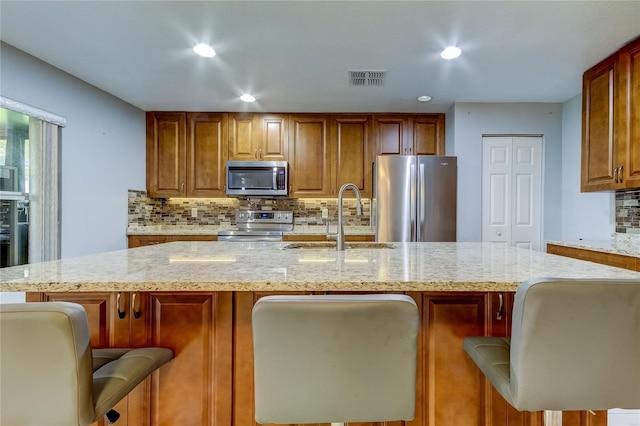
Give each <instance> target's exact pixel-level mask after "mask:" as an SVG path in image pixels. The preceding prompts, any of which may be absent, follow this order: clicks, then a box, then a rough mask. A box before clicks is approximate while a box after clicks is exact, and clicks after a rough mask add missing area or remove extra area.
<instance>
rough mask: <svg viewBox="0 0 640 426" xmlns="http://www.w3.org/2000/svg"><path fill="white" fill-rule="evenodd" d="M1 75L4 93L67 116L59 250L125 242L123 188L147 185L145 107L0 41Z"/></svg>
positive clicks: (79, 251) (71, 252)
mask: <svg viewBox="0 0 640 426" xmlns="http://www.w3.org/2000/svg"><path fill="white" fill-rule="evenodd" d="M88 60H90V59H88ZM0 75H2V81H1V86H0V94H2V95H3V96H6V97H8V98H11V99H14V100H16V101H19V102H22V103H25V104H28V105H32V106H35V107H38V108H41V109H44V110H47V111H50V112H53V113H56V114H59V115H62V116H65V117H66V118H67V123H68V124H67V127H65V128H64V129H63V130H62V257H63V258H68V257H74V256H80V255H85V254H90V253H98V252H104V251H110V250H117V249H124V248H126V247H127V241H126V229H127V189H140V188H145V186H146V183H145V115H144V111H142V110H140V109H138V108H135V107H133V106H132V105H130V104H127V103H125V102H123V101H122V100H120V99H118V98H115V97H114V96H112V95H110V94H108V93H106V92H104V91H102V90H99V89H97V88H96V87H94V86H91V85H89V84H87V83H85V82H83V81H82V80H79V79H77V78H75V77H73V76H71V75H69V74H67V73H65V72H63V71H61V70H59V69H57V68H54V67H52V66H51V65H49V64H47V63H45V62H42V61H40V60H39V59H36V58H34V57H33V56H30V55H27V54H25V53H24V52H22V51H20V50H18V49H15V48H14V47H12V46H10V45H8V44H5V43H2V44H1V45H0Z"/></svg>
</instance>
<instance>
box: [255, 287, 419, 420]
mask: <svg viewBox="0 0 640 426" xmlns="http://www.w3.org/2000/svg"><path fill="white" fill-rule="evenodd" d="M252 321H253V323H252V328H253V342H254V374H255V418H256V421H257V422H258V423H276V424H283V423H284V424H291V423H294V424H305V423H332V422H334V423H335V422H371V421H380V422H382V421H393V420H411V419H412V418H413V416H414V408H415V387H416V356H417V338H418V329H419V319H418V310H417V307H416V304H415V302H414V301H413V299H411V298H410V297H408V296H404V295H391V294H383V295H344V296H343V295H329V296H267V297H263V298H262V299H260V300H258V302H257V303H256V305H255V306H254V309H253V319H252Z"/></svg>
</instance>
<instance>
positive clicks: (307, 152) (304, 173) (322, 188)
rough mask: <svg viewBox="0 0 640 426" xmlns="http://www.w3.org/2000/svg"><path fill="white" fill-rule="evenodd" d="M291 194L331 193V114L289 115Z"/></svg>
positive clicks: (325, 195)
mask: <svg viewBox="0 0 640 426" xmlns="http://www.w3.org/2000/svg"><path fill="white" fill-rule="evenodd" d="M289 165H290V174H289V185H290V190H289V197H291V198H299V197H307V198H323V197H330V196H331V147H330V144H329V116H328V115H320V114H300V115H290V116H289Z"/></svg>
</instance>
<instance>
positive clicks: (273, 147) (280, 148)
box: [258, 114, 289, 161]
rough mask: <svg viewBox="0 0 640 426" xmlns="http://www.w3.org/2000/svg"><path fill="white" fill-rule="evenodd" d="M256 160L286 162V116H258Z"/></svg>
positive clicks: (287, 139)
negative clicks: (258, 138)
mask: <svg viewBox="0 0 640 426" xmlns="http://www.w3.org/2000/svg"><path fill="white" fill-rule="evenodd" d="M259 122H260V140H259V143H258V159H259V160H266V161H287V158H288V155H287V154H288V152H287V151H288V149H289V132H288V117H287V115H286V114H260V116H259Z"/></svg>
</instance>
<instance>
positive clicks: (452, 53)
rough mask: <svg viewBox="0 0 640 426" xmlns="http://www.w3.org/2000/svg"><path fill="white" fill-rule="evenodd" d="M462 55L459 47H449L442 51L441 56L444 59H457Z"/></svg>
mask: <svg viewBox="0 0 640 426" xmlns="http://www.w3.org/2000/svg"><path fill="white" fill-rule="evenodd" d="M461 53H462V50H460V48H459V47H456V46H448V47H447V48H445V49H444V50H443V51H442V53H440V56H441V57H442V59H455V58H457V57H458V56H460V54H461Z"/></svg>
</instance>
